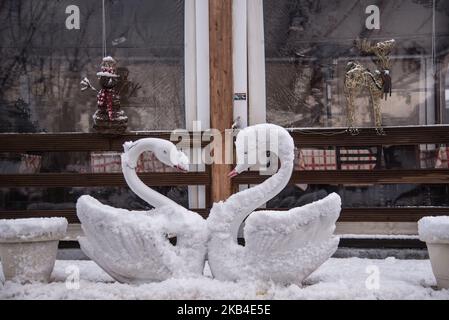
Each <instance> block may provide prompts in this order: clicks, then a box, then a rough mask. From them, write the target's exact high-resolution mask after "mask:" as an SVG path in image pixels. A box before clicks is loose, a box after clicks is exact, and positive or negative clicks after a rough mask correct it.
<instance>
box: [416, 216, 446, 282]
mask: <svg viewBox="0 0 449 320" xmlns="http://www.w3.org/2000/svg"><path fill="white" fill-rule="evenodd" d="M418 232H419V238H420V240H421V241H425V242H426V244H427V249H428V251H429V257H430V263H431V264H432V271H433V274H434V276H435V278H436V280H437V285H438V287H439V288H442V289H449V216H444V217H425V218H422V219H421V220H419V222H418Z"/></svg>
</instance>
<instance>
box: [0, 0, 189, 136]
mask: <svg viewBox="0 0 449 320" xmlns="http://www.w3.org/2000/svg"><path fill="white" fill-rule="evenodd" d="M71 4H73V1H31V0H7V1H2V2H1V4H0V21H1V28H0V40H1V42H0V50H1V52H0V85H1V89H0V106H1V108H0V132H39V131H46V132H70V131H81V132H87V131H89V130H90V128H91V127H92V115H93V113H94V112H95V110H96V96H95V92H93V91H85V92H81V91H80V81H81V79H82V78H83V77H85V76H87V77H88V78H89V79H90V81H91V82H92V84H93V85H94V86H95V85H96V72H97V71H98V70H99V65H100V62H101V58H102V5H101V1H88V0H81V1H76V5H77V6H78V7H79V9H80V29H79V30H76V29H72V30H68V29H67V28H66V25H65V21H66V18H67V17H68V16H69V15H68V14H66V13H65V12H66V7H67V6H69V5H71ZM105 6H106V30H107V37H106V38H107V39H106V40H107V41H106V43H107V49H108V50H107V53H108V54H109V55H112V56H113V57H114V58H116V60H117V61H118V66H119V70H118V72H119V73H120V74H121V75H122V79H124V83H123V86H122V87H121V88H122V90H121V105H122V108H123V110H124V111H125V113H126V114H127V115H128V118H129V125H128V128H129V129H130V130H154V129H173V128H183V127H185V120H184V119H185V115H184V1H181V0H166V1H158V0H151V1H148V0H146V1H143V0H126V1H125V0H106V1H105Z"/></svg>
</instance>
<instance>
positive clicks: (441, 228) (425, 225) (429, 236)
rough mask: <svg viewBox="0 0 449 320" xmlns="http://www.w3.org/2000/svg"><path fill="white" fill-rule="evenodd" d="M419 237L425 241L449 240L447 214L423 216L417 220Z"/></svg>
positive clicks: (448, 217)
mask: <svg viewBox="0 0 449 320" xmlns="http://www.w3.org/2000/svg"><path fill="white" fill-rule="evenodd" d="M418 233H419V239H420V240H421V241H425V242H429V243H432V242H449V216H441V217H424V218H422V219H421V220H419V221H418Z"/></svg>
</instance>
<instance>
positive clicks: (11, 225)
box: [0, 218, 67, 282]
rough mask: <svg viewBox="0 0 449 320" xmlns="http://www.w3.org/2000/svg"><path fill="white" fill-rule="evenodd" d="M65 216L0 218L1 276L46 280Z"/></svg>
mask: <svg viewBox="0 0 449 320" xmlns="http://www.w3.org/2000/svg"><path fill="white" fill-rule="evenodd" d="M66 231H67V220H66V219H65V218H31V219H12V220H6V219H3V220H0V259H1V263H2V268H3V273H4V276H5V280H14V281H18V282H30V281H41V282H48V281H49V280H50V275H51V272H52V271H53V267H54V265H55V260H56V253H57V251H58V243H59V240H60V239H61V238H63V237H64V236H65V233H66Z"/></svg>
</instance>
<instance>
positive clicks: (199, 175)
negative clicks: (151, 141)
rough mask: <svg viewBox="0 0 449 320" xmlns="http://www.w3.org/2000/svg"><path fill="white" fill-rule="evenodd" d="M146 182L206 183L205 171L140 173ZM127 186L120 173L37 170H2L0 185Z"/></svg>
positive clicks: (167, 183)
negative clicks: (14, 171) (8, 172)
mask: <svg viewBox="0 0 449 320" xmlns="http://www.w3.org/2000/svg"><path fill="white" fill-rule="evenodd" d="M139 177H140V179H141V180H142V181H143V183H145V184H146V185H148V186H151V187H156V186H187V185H209V184H210V176H209V174H208V173H207V172H189V173H177V172H170V173H141V174H139ZM123 186H127V184H126V181H125V178H124V177H123V174H122V173H36V174H2V175H0V187H45V188H50V187H123Z"/></svg>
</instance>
